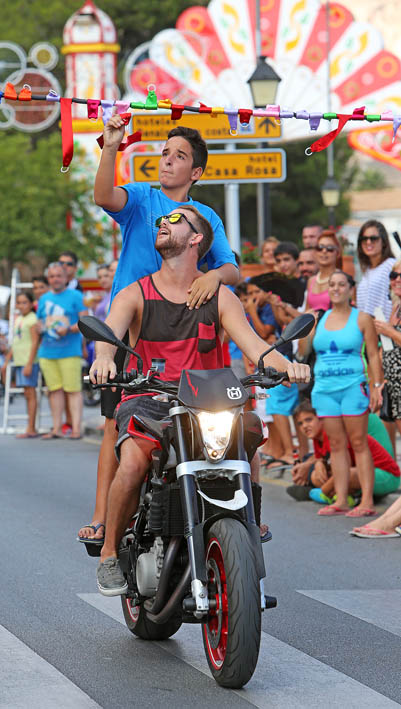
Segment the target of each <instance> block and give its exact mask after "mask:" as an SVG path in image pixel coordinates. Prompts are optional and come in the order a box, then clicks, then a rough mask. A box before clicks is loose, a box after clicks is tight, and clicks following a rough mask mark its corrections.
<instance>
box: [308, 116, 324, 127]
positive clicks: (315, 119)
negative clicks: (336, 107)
mask: <svg viewBox="0 0 401 709" xmlns="http://www.w3.org/2000/svg"><path fill="white" fill-rule="evenodd" d="M322 118H323V113H310V114H309V127H310V129H311V130H317V129H318V128H319V125H320V121H321V119H322Z"/></svg>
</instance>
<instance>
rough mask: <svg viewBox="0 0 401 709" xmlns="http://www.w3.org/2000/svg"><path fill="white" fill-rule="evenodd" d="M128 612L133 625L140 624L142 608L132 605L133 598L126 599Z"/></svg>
mask: <svg viewBox="0 0 401 709" xmlns="http://www.w3.org/2000/svg"><path fill="white" fill-rule="evenodd" d="M125 602H126V604H127V610H128V613H129V615H130V618H131V620H132V622H133V623H137V622H138V618H139V611H140V606H133V605H132V598H126V599H125Z"/></svg>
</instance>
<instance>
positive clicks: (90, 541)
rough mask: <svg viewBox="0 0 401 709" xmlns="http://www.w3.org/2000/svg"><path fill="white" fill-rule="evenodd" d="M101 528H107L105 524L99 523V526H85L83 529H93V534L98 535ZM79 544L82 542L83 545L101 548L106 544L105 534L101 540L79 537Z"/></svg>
mask: <svg viewBox="0 0 401 709" xmlns="http://www.w3.org/2000/svg"><path fill="white" fill-rule="evenodd" d="M100 527H103V529H105V526H104V524H103V522H99V524H84V525H83V527H81V529H93V533H94V534H96V532H97V531H98V529H100ZM77 542H82V543H83V544H98V545H99V546H103V544H104V532H103V537H101V538H100V539H94V538H93V537H80V536H79V535H78V536H77Z"/></svg>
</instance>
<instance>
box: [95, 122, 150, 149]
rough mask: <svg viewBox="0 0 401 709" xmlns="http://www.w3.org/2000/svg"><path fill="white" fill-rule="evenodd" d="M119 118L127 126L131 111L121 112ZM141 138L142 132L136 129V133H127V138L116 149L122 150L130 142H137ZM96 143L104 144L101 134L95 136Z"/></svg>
mask: <svg viewBox="0 0 401 709" xmlns="http://www.w3.org/2000/svg"><path fill="white" fill-rule="evenodd" d="M120 118H122V120H123V123H124V124H125V125H126V126H127V125H128V123H129V122H130V120H131V118H132V114H131V113H121V114H120ZM140 140H142V132H141V131H140V130H138V131H136V133H132V135H129V136H128V138H127V140H124V141H123V142H122V143H120V145H119V146H118V150H120V151H121V152H124V150H125V149H126V148H128V146H129V145H132V143H139V141H140ZM97 142H98V145H99V146H100V147H101V148H103V145H104V139H103V136H102V135H100V136H99V137H98V138H97Z"/></svg>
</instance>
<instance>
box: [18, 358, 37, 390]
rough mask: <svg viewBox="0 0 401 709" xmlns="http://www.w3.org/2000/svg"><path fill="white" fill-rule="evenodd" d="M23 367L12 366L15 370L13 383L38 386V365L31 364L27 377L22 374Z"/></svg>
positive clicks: (21, 385)
mask: <svg viewBox="0 0 401 709" xmlns="http://www.w3.org/2000/svg"><path fill="white" fill-rule="evenodd" d="M23 370H24V367H14V372H15V384H16V386H17V387H37V386H38V376H39V365H38V363H37V362H36V364H33V365H32V373H31V375H30V376H29V377H26V376H25V375H24V374H23Z"/></svg>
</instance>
